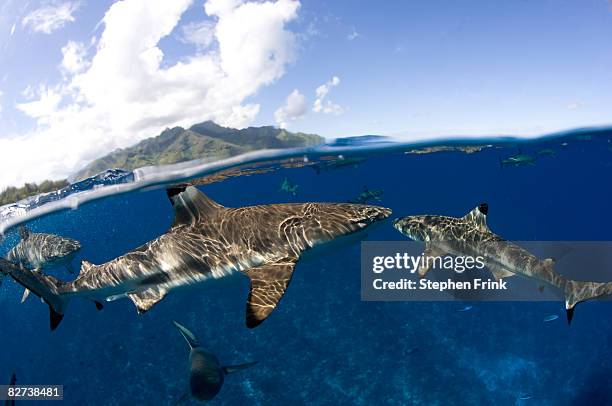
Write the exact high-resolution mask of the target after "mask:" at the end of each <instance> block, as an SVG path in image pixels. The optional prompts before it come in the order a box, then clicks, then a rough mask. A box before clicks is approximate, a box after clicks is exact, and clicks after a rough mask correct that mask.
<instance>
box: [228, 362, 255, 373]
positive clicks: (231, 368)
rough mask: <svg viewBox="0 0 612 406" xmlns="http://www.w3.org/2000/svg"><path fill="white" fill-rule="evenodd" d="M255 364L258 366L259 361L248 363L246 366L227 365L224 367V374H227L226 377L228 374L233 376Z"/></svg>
mask: <svg viewBox="0 0 612 406" xmlns="http://www.w3.org/2000/svg"><path fill="white" fill-rule="evenodd" d="M255 364H257V361H253V362H247V363H246V364H240V365H226V366H224V367H223V372H225V375H227V374H231V373H232V372H236V371H241V370H243V369H247V368H250V367H252V366H253V365H255Z"/></svg>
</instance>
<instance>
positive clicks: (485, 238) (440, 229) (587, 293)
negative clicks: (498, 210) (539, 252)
mask: <svg viewBox="0 0 612 406" xmlns="http://www.w3.org/2000/svg"><path fill="white" fill-rule="evenodd" d="M488 211H489V206H488V205H487V204H486V203H483V204H481V205H479V206H477V207H476V208H475V209H474V210H472V211H470V212H469V213H468V214H467V215H465V216H464V217H461V218H457V217H447V216H432V215H424V216H409V217H404V218H401V219H397V220H395V221H394V222H393V226H394V227H395V228H396V229H397V230H399V231H400V232H401V233H402V234H404V235H406V236H407V237H409V238H411V239H412V240H415V241H423V242H425V255H427V256H443V255H447V254H451V255H471V256H474V257H476V256H479V255H480V256H483V257H484V258H485V265H486V266H487V268H488V269H489V271H491V273H492V274H493V275H494V276H495V277H496V278H497V279H500V278H503V277H508V276H512V275H515V274H520V275H524V276H526V277H529V278H535V279H538V280H540V281H542V282H545V283H548V284H550V285H552V286H554V287H557V288H559V289H560V290H562V291H563V292H564V294H565V309H566V311H567V322H568V324H569V323H571V321H572V317H573V314H574V307H575V306H576V305H577V304H578V303H580V302H583V301H585V300H588V299H593V298H596V297H599V296H604V295H608V294H611V293H612V282H607V283H600V282H582V281H575V280H571V279H567V278H565V277H563V276H562V275H560V274H558V273H557V272H555V270H554V264H555V262H554V260H553V259H550V258H549V259H545V260H540V259H539V258H537V257H536V256H534V255H532V254H531V253H529V252H528V251H526V250H524V249H523V248H521V247H519V246H518V245H516V244H514V243H512V242H510V241H506V240H504V239H502V238H501V237H500V236H498V235H496V234H495V233H493V232H492V231H491V230H490V229H489V227H488V226H487V213H488ZM427 270H428V269H419V275H420V276H424V275H425V274H426V272H427Z"/></svg>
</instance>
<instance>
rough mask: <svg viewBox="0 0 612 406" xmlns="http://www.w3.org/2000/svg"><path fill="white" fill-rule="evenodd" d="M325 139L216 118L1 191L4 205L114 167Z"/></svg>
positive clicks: (214, 156) (307, 144)
mask: <svg viewBox="0 0 612 406" xmlns="http://www.w3.org/2000/svg"><path fill="white" fill-rule="evenodd" d="M324 141H325V139H324V138H323V137H321V136H319V135H316V134H305V133H292V132H289V131H287V130H284V129H280V128H277V127H272V126H264V127H248V128H244V129H240V130H239V129H235V128H227V127H222V126H220V125H218V124H216V123H214V122H212V121H205V122H203V123H199V124H195V125H193V126H191V127H190V128H188V129H185V128H182V127H174V128H167V129H165V130H164V131H162V133H161V134H159V135H158V136H155V137H152V138H147V139H145V140H143V141H141V142H139V143H138V144H136V145H134V146H132V147H128V148H122V149H117V150H115V151H113V152H111V153H110V154H108V155H106V156H104V157H102V158H99V159H96V160H95V161H93V162H91V163H90V164H88V165H87V166H86V167H85V168H83V169H81V170H79V171H78V172H76V173H74V174H73V175H71V176H70V177H69V179H62V180H58V181H50V180H46V181H44V182H42V183H40V184H34V183H27V184H25V185H24V186H23V187H20V188H17V187H8V188H6V189H5V190H4V191H2V192H0V206H2V205H6V204H10V203H14V202H17V201H19V200H22V199H25V198H27V197H30V196H35V195H38V194H40V193H47V192H52V191H55V190H58V189H60V188H62V187H65V186H67V185H69V184H70V183H74V182H77V181H80V180H83V179H86V178H88V177H91V176H94V175H96V174H98V173H100V172H103V171H105V170H107V169H111V168H113V169H115V168H116V169H122V170H125V171H131V170H134V169H136V168H140V167H143V166H150V165H168V164H174V163H179V162H186V161H191V160H194V159H202V158H212V159H223V158H229V157H232V156H235V155H240V154H243V153H245V152H249V151H255V150H259V149H283V148H301V147H312V146H316V145H319V144H321V143H323V142H324Z"/></svg>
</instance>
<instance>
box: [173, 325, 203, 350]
mask: <svg viewBox="0 0 612 406" xmlns="http://www.w3.org/2000/svg"><path fill="white" fill-rule="evenodd" d="M172 324H174V327H176V328H177V329H178V331H179V333H181V335H182V336H183V338H184V339H185V340H186V341H187V344H189V348H191V349H194V348H196V347H199V346H200V343H199V342H198V338H197V337H196V336H195V334H193V333H192V332H191V331H190V330H189V329H188V328H187V327H185V326H183V325H182V324H180V323H179V322H177V321H174V320H173V321H172Z"/></svg>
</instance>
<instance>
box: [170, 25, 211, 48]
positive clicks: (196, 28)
mask: <svg viewBox="0 0 612 406" xmlns="http://www.w3.org/2000/svg"><path fill="white" fill-rule="evenodd" d="M179 38H180V40H181V41H182V42H185V43H187V44H194V45H195V46H197V47H198V48H199V49H201V50H203V49H206V48H208V47H209V46H210V45H211V44H212V43H213V41H214V39H215V24H214V23H213V22H211V21H199V22H191V23H189V24H186V25H184V26H183V33H182V35H181V36H180V37H179Z"/></svg>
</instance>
